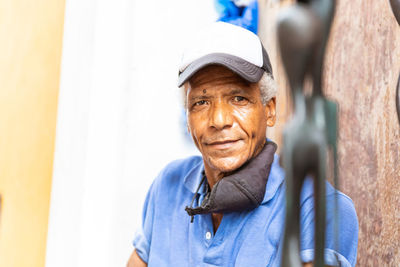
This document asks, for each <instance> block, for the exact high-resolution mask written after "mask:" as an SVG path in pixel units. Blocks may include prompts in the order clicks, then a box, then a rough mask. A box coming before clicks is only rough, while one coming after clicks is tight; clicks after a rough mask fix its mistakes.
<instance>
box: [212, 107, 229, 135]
mask: <svg viewBox="0 0 400 267" xmlns="http://www.w3.org/2000/svg"><path fill="white" fill-rule="evenodd" d="M210 113H211V114H210V127H212V128H215V129H217V130H223V129H225V128H229V127H231V126H232V123H233V119H232V110H231V109H230V107H229V104H228V103H224V102H223V101H216V102H214V103H213V105H212V106H211V112H210Z"/></svg>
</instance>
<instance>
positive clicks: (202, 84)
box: [186, 66, 275, 173]
mask: <svg viewBox="0 0 400 267" xmlns="http://www.w3.org/2000/svg"><path fill="white" fill-rule="evenodd" d="M186 89H187V94H186V97H187V116H188V128H189V131H190V133H191V135H192V137H193V140H194V142H195V144H196V146H197V148H198V149H199V150H200V152H201V154H202V155H203V159H204V164H205V168H211V169H213V170H214V171H217V172H220V173H227V172H231V171H233V170H235V169H237V168H239V167H240V166H242V165H243V164H244V163H245V162H246V161H248V160H249V159H251V158H252V157H254V156H255V155H257V154H258V152H260V150H261V149H262V147H263V144H264V142H265V138H266V128H267V126H273V125H274V123H275V99H273V100H271V101H270V102H269V103H268V104H267V105H265V106H264V105H263V104H262V102H261V94H260V89H259V87H258V84H255V83H248V82H247V81H245V80H243V79H242V78H241V77H239V76H238V75H236V74H234V73H233V72H232V71H230V70H228V69H227V68H225V67H222V66H209V67H205V68H204V69H202V70H200V71H199V72H197V73H196V75H195V76H193V77H192V78H191V79H190V81H189V83H187V84H186Z"/></svg>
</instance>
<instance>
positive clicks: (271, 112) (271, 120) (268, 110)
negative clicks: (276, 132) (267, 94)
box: [265, 97, 276, 127]
mask: <svg viewBox="0 0 400 267" xmlns="http://www.w3.org/2000/svg"><path fill="white" fill-rule="evenodd" d="M265 117H266V118H267V126H268V127H272V126H274V125H275V121H276V98H275V97H273V98H271V100H269V101H268V103H267V104H266V105H265Z"/></svg>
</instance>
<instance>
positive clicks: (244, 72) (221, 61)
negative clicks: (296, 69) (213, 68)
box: [178, 53, 264, 87]
mask: <svg viewBox="0 0 400 267" xmlns="http://www.w3.org/2000/svg"><path fill="white" fill-rule="evenodd" d="M209 65H222V66H224V67H227V68H228V69H230V70H231V71H233V72H234V73H236V74H238V75H239V76H240V77H242V78H243V79H245V80H246V81H248V82H258V81H259V80H260V79H261V77H262V75H263V72H264V70H263V69H262V68H260V67H258V66H256V65H254V64H252V63H250V62H247V61H246V60H244V59H242V58H240V57H236V56H233V55H229V54H224V53H214V54H209V55H206V56H204V57H201V58H199V59H197V60H195V61H193V62H192V63H191V64H190V65H189V66H187V67H186V68H185V70H184V71H182V72H181V73H180V74H179V79H178V87H180V86H182V85H183V84H184V83H185V82H187V81H188V80H189V79H190V78H191V77H192V76H193V75H194V74H196V72H198V71H199V70H200V69H202V68H204V67H206V66H209Z"/></svg>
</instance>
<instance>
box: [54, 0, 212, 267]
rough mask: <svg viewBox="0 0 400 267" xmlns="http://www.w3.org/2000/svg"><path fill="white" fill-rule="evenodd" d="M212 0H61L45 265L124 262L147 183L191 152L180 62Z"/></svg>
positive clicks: (209, 11)
mask: <svg viewBox="0 0 400 267" xmlns="http://www.w3.org/2000/svg"><path fill="white" fill-rule="evenodd" d="M215 18H216V14H215V11H214V8H213V1H212V0H174V1H172V0H171V1H139V0H115V1H106V0H67V1H66V14H65V26H64V42H63V58H62V73H61V85H60V94H59V110H58V121H57V137H56V151H55V162H54V174H53V185H52V196H51V208H50V218H49V232H48V243H47V257H46V266H47V267H53V266H57V267H63V266H66V267H67V266H68V267H71V266H74V267H75V266H77V267H79V266H85V267H86V266H124V265H125V263H126V261H127V259H128V256H129V254H130V253H131V251H132V245H131V240H132V237H133V234H134V232H135V230H136V228H137V227H138V226H139V224H140V218H141V208H142V204H143V200H144V197H145V195H146V192H147V189H148V187H149V185H150V183H151V181H152V179H153V178H154V177H155V175H156V174H157V173H158V172H159V171H160V170H161V168H162V167H163V166H165V164H166V163H168V162H169V161H171V160H173V159H176V158H181V157H185V156H186V155H189V154H194V153H197V151H196V150H195V148H194V147H193V146H192V145H190V144H189V143H188V142H186V141H185V137H184V136H183V134H182V128H181V126H182V125H181V106H180V99H179V97H180V94H179V91H178V89H177V88H176V79H177V65H178V63H179V60H180V52H181V50H182V48H183V47H184V43H185V38H186V36H187V33H188V32H194V31H196V29H197V28H199V27H201V26H202V25H204V24H206V23H208V22H211V21H213V20H215Z"/></svg>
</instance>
